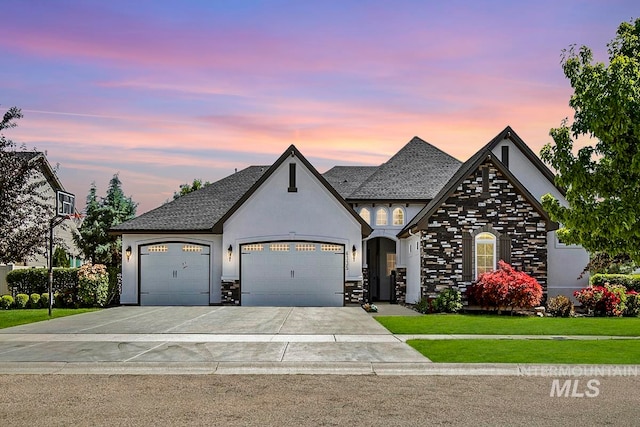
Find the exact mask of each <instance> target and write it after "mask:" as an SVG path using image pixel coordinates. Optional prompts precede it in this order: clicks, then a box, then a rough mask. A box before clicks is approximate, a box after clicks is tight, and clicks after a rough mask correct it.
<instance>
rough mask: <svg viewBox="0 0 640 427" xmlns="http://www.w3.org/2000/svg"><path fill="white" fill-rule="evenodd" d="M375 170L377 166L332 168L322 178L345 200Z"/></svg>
mask: <svg viewBox="0 0 640 427" xmlns="http://www.w3.org/2000/svg"><path fill="white" fill-rule="evenodd" d="M377 169H378V166H334V167H332V168H331V169H329V170H328V171H326V172H325V173H323V174H322V176H323V177H324V179H326V180H327V182H328V183H329V184H331V186H332V187H333V188H335V189H336V191H337V192H338V193H339V194H340V195H341V196H342V197H343V198H345V199H346V198H348V197H349V196H350V195H351V193H353V192H354V191H355V190H356V189H357V188H358V187H360V186H361V185H362V183H363V182H364V181H366V180H367V179H368V178H369V177H370V176H371V175H372V174H373V173H374V172H375V171H376V170H377Z"/></svg>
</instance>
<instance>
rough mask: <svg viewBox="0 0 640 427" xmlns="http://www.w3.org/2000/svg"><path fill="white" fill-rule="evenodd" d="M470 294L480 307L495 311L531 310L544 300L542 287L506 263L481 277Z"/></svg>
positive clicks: (499, 264)
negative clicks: (508, 309)
mask: <svg viewBox="0 0 640 427" xmlns="http://www.w3.org/2000/svg"><path fill="white" fill-rule="evenodd" d="M469 294H470V296H471V297H472V299H473V300H475V301H476V302H477V303H478V304H479V305H480V306H482V307H485V308H488V309H495V310H498V312H499V311H500V310H502V309H504V308H511V311H512V312H513V310H514V309H515V308H531V307H534V306H536V305H539V304H540V301H541V300H542V286H540V284H539V283H538V281H537V280H536V279H534V278H533V277H531V276H529V275H528V274H526V273H524V272H522V271H517V270H515V269H514V268H513V267H511V265H509V264H507V263H506V262H504V261H502V260H501V261H499V262H498V269H497V270H495V271H491V272H488V273H484V274H482V275H481V276H480V278H479V279H478V281H477V282H476V283H475V284H474V285H472V286H471V287H470V289H469Z"/></svg>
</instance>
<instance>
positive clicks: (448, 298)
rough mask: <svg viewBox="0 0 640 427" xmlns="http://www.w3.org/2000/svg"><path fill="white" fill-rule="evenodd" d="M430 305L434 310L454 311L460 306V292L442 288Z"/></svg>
mask: <svg viewBox="0 0 640 427" xmlns="http://www.w3.org/2000/svg"><path fill="white" fill-rule="evenodd" d="M432 305H433V310H434V311H437V312H444V313H456V312H458V311H460V309H461V308H462V294H461V293H460V291H458V290H456V289H453V288H447V289H444V290H442V291H441V292H440V293H439V294H438V296H437V298H436V299H435V300H433V302H432Z"/></svg>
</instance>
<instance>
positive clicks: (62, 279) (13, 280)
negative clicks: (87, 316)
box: [7, 268, 78, 295]
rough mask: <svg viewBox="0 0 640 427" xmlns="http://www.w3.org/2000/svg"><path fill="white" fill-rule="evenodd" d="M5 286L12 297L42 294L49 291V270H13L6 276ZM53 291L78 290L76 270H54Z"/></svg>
mask: <svg viewBox="0 0 640 427" xmlns="http://www.w3.org/2000/svg"><path fill="white" fill-rule="evenodd" d="M7 286H8V287H9V289H10V290H11V293H12V294H13V295H16V294H19V293H20V294H35V293H37V294H42V293H43V292H47V291H48V290H49V270H48V269H46V268H25V269H21V270H13V271H11V272H9V274H7ZM52 287H53V291H54V292H56V291H61V290H63V289H71V290H73V291H74V292H76V290H77V288H78V269H77V268H54V269H53V284H52Z"/></svg>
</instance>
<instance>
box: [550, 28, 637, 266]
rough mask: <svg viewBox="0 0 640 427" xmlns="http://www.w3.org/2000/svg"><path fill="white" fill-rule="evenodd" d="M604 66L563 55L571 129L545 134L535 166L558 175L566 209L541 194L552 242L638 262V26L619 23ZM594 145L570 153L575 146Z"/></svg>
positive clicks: (588, 56)
mask: <svg viewBox="0 0 640 427" xmlns="http://www.w3.org/2000/svg"><path fill="white" fill-rule="evenodd" d="M607 46H608V53H609V64H608V65H605V64H604V63H600V62H595V63H594V62H593V54H592V52H591V49H589V48H588V47H586V46H583V47H581V48H580V49H579V51H578V52H576V51H575V48H574V47H572V48H570V49H569V50H568V51H564V53H563V59H562V68H563V71H564V74H565V76H566V77H567V78H568V79H569V81H570V83H571V87H572V88H573V89H574V94H573V95H572V96H571V99H570V101H569V105H570V106H571V107H572V108H573V109H574V110H575V114H574V120H573V123H571V124H569V123H568V122H567V120H565V121H564V122H563V123H562V125H561V126H560V127H559V128H555V129H551V132H550V135H551V137H552V138H553V141H554V142H553V144H547V145H546V146H545V147H544V148H543V149H542V152H541V157H542V159H543V160H544V161H545V162H546V163H548V164H549V165H551V166H552V167H553V168H555V169H556V171H557V177H556V181H557V183H558V184H559V185H560V186H561V187H563V188H565V189H566V199H567V202H568V206H563V205H562V204H560V202H559V201H558V200H557V199H555V198H554V197H552V196H551V195H549V194H547V195H545V196H544V197H543V199H542V204H543V206H544V208H545V209H546V210H547V211H548V212H549V214H550V215H551V218H552V219H553V220H555V221H558V222H559V223H561V224H562V228H561V229H560V230H559V231H558V235H559V237H560V238H561V239H562V241H564V242H566V243H573V244H580V245H582V246H583V247H585V248H586V249H587V250H589V251H591V252H594V253H595V252H604V253H607V254H609V255H611V256H616V255H619V254H627V255H629V256H630V257H631V258H633V259H634V260H635V261H636V262H637V261H640V203H639V202H638V200H639V199H638V196H639V195H640V19H637V20H635V22H623V23H622V24H620V26H619V27H618V31H617V34H616V37H615V39H614V40H612V41H611V42H610V43H609V44H608V45H607ZM580 137H582V139H581V140H580V141H581V142H583V141H588V142H590V141H593V143H592V144H591V145H587V146H585V147H583V148H580V149H579V150H577V153H575V154H574V140H575V139H576V138H580Z"/></svg>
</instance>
